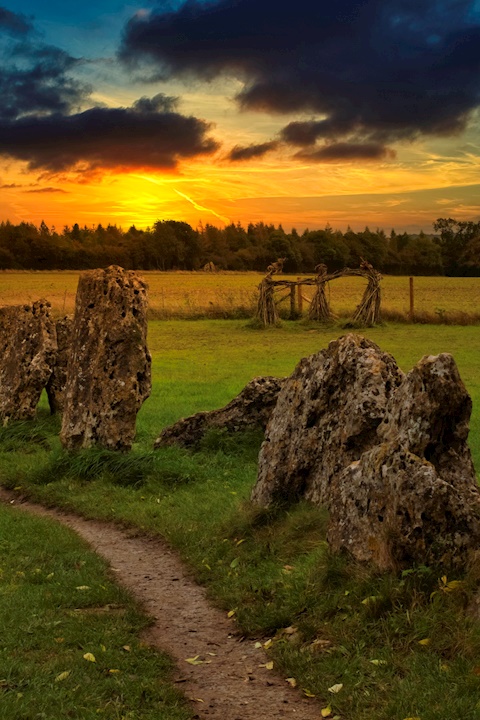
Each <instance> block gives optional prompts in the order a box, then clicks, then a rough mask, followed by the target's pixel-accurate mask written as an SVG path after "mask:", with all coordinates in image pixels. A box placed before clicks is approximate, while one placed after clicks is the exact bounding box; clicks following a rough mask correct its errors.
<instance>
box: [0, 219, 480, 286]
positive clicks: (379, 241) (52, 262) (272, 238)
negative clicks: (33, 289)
mask: <svg viewBox="0 0 480 720" xmlns="http://www.w3.org/2000/svg"><path fill="white" fill-rule="evenodd" d="M433 229H434V231H435V233H432V234H429V235H427V234H425V233H424V232H420V233H419V234H416V235H412V234H408V233H402V234H398V233H396V232H395V230H392V231H391V232H390V234H389V235H387V234H386V233H385V232H384V231H383V230H381V229H376V230H375V231H372V230H370V229H369V228H368V227H366V228H365V229H364V230H362V231H361V232H354V231H353V230H351V229H350V228H348V229H347V231H346V232H341V231H340V230H333V229H332V228H331V227H330V226H329V225H327V227H325V228H323V229H322V230H305V231H304V232H302V233H298V232H297V231H296V230H295V229H292V231H291V232H290V233H287V232H285V231H284V229H283V228H282V226H281V225H279V226H278V227H276V226H275V225H273V224H268V223H263V222H257V223H250V224H248V225H247V227H244V226H243V225H242V224H241V223H237V224H235V223H232V224H230V225H227V226H226V227H224V228H218V227H215V226H214V225H209V224H207V225H201V226H200V227H199V228H197V229H194V228H192V227H191V226H190V225H189V224H188V223H186V222H178V221H175V220H158V221H157V222H155V223H154V225H153V227H151V228H147V229H145V230H140V229H138V228H136V227H135V226H134V225H132V226H131V227H130V228H129V229H128V230H126V231H124V230H122V228H120V227H118V226H117V225H107V226H105V227H104V226H103V225H101V224H99V225H97V226H96V227H90V228H89V227H86V226H84V227H80V226H79V225H78V224H77V223H75V224H74V225H73V226H71V227H70V226H65V227H64V228H63V230H62V231H61V232H59V231H57V230H56V229H55V228H49V227H48V226H47V225H46V224H45V223H44V222H42V223H41V224H40V226H39V227H37V226H36V225H34V224H32V223H27V222H21V223H19V224H18V225H15V224H13V223H11V222H9V221H5V222H1V223H0V269H18V270H21V269H24V270H83V269H89V268H96V267H105V266H107V265H121V266H122V267H124V268H127V269H139V270H199V269H201V268H203V267H204V266H205V265H206V264H207V263H213V264H214V265H215V267H216V268H217V269H219V270H257V271H260V272H261V271H264V270H266V268H267V266H268V265H269V264H270V263H271V262H272V260H275V259H276V258H278V257H284V258H286V260H285V263H284V272H287V273H297V272H298V273H302V272H307V273H311V272H313V270H314V268H315V266H316V265H318V264H319V263H325V264H326V265H327V267H328V270H329V271H334V270H339V269H341V268H343V267H345V266H350V267H357V266H358V265H359V263H360V260H361V259H362V258H363V259H365V260H368V261H369V262H370V263H371V264H372V265H373V266H374V267H375V268H377V269H378V270H379V271H380V272H383V273H386V274H392V275H405V274H407V275H470V276H480V222H477V223H475V222H471V221H458V220H454V219H452V218H439V219H438V220H436V221H435V222H434V224H433Z"/></svg>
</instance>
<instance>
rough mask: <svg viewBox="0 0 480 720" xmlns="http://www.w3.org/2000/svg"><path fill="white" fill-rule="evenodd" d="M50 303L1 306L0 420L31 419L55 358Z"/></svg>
mask: <svg viewBox="0 0 480 720" xmlns="http://www.w3.org/2000/svg"><path fill="white" fill-rule="evenodd" d="M49 310H50V303H48V302H47V301H46V300H37V301H36V302H34V303H32V304H29V305H15V306H10V307H2V308H0V421H1V423H2V424H3V425H6V424H7V423H8V422H10V421H11V420H30V419H32V418H33V417H34V416H35V411H36V407H37V405H38V401H39V400H40V395H41V393H42V390H43V388H44V387H45V385H46V383H47V381H48V379H49V377H50V375H51V373H52V367H53V364H54V362H55V354H56V350H57V341H56V336H55V323H54V321H53V319H52V318H51V317H50V312H49Z"/></svg>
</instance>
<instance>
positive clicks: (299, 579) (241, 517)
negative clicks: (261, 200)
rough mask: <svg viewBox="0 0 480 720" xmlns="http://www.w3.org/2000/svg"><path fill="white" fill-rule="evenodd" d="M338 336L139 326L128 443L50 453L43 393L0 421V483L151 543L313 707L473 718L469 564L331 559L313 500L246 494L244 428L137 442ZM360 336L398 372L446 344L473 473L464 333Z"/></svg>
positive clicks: (479, 452)
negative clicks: (168, 552) (134, 415)
mask: <svg viewBox="0 0 480 720" xmlns="http://www.w3.org/2000/svg"><path fill="white" fill-rule="evenodd" d="M341 333H342V330H341V329H340V328H339V327H338V326H337V327H329V328H319V327H313V326H311V325H308V324H302V323H298V322H284V323H283V324H282V326H281V327H280V328H272V329H269V330H268V331H260V330H255V329H253V328H252V327H251V326H249V324H248V323H246V322H245V321H244V320H237V321H235V320H204V321H199V320H196V321H188V320H182V321H178V320H176V321H152V322H151V323H150V324H149V345H150V349H151V351H152V355H153V381H154V382H153V392H152V396H151V397H150V398H149V400H148V401H147V402H146V403H145V404H144V406H143V408H142V410H141V412H140V414H139V418H138V436H137V442H136V443H135V446H134V448H133V450H132V452H131V453H130V454H129V455H124V456H118V455H113V454H112V453H108V452H105V451H94V450H92V451H87V452H83V453H78V454H76V455H69V454H67V453H65V452H63V451H62V450H61V448H60V446H59V442H58V437H57V432H58V419H57V418H55V417H53V418H52V417H50V416H49V415H48V412H47V406H46V403H45V400H44V399H43V400H42V406H41V407H40V409H39V416H38V420H37V421H36V422H34V423H30V424H28V423H27V424H25V423H20V424H12V425H11V426H7V427H6V428H3V429H2V430H1V431H0V482H1V483H2V484H4V485H5V486H7V487H10V488H17V489H20V491H21V492H23V493H26V494H27V495H30V496H31V497H33V498H34V499H37V500H39V501H41V502H44V503H47V504H52V505H57V506H61V507H65V508H69V509H73V510H75V511H77V512H80V513H82V514H84V515H85V516H87V517H97V518H104V519H107V520H110V521H115V522H121V523H122V524H125V525H127V526H130V527H133V528H135V529H136V531H139V532H142V533H146V534H151V535H160V536H162V537H164V538H166V539H167V541H168V542H169V543H170V544H171V545H172V546H173V547H175V548H176V549H177V550H178V552H179V553H180V554H181V556H182V557H183V559H184V560H185V562H186V563H187V564H188V565H189V567H190V568H191V570H192V572H193V573H194V574H195V577H196V578H197V580H198V581H199V582H201V583H203V584H205V585H206V587H207V589H208V593H209V596H210V597H211V599H212V601H213V602H215V603H216V604H217V605H218V606H220V607H221V608H223V609H224V611H225V612H226V613H230V614H232V615H233V617H234V618H235V619H236V623H237V625H238V628H239V631H240V632H241V633H242V634H244V635H245V637H246V641H250V640H251V641H252V642H253V641H254V640H253V639H255V640H257V639H258V638H261V639H262V641H263V642H266V643H267V647H268V653H269V654H270V657H271V659H272V661H273V663H274V667H275V668H276V669H277V671H278V672H280V673H282V674H283V675H284V677H289V678H295V681H296V683H297V685H298V688H299V691H300V692H304V693H305V694H307V695H314V696H316V697H317V698H319V699H320V700H321V702H322V706H323V707H324V708H325V712H327V709H328V711H329V712H328V714H326V715H325V717H331V718H333V717H338V718H342V720H406V719H407V718H418V719H420V720H439V718H442V720H443V719H445V720H447V719H448V720H450V719H451V718H456V717H459V718H462V720H478V718H480V703H479V697H480V669H479V665H480V623H479V621H478V601H477V598H478V592H479V585H480V566H478V567H477V566H472V567H471V568H469V569H468V571H467V572H466V573H465V574H462V575H459V574H458V573H457V574H455V573H453V572H450V571H447V573H448V574H447V575H446V576H445V570H444V569H441V568H435V567H425V566H419V567H412V568H410V569H407V570H404V571H403V572H400V571H399V572H398V573H379V572H377V571H375V570H373V569H371V568H368V567H365V566H359V565H356V564H355V563H352V562H351V561H349V560H348V558H346V557H343V556H333V555H331V553H330V552H329V550H328V546H327V544H326V542H325V530H326V524H327V517H326V514H325V512H324V511H323V509H322V508H318V507H313V506H310V505H308V504H306V503H299V504H297V505H295V506H290V507H278V508H273V509H271V510H269V511H263V510H260V509H259V508H256V507H254V506H252V504H251V503H250V502H249V496H250V492H251V488H252V486H253V484H254V482H255V477H256V460H257V454H258V449H259V445H260V442H261V437H260V436H259V434H258V433H246V434H243V435H240V436H237V437H234V438H231V437H229V436H227V435H225V434H224V433H222V432H215V433H210V434H208V435H207V436H206V437H205V439H204V440H203V441H202V443H201V444H200V446H199V448H197V451H196V452H188V451H185V450H181V449H178V448H165V449H162V450H158V451H153V450H152V445H153V441H154V439H155V438H156V436H157V435H158V433H159V431H160V430H161V428H162V427H164V426H165V425H168V424H170V423H172V422H174V421H175V420H177V419H179V418H180V417H182V416H186V415H189V414H191V413H193V412H196V411H198V410H208V409H212V408H215V407H220V406H222V405H223V404H225V403H226V402H228V401H229V400H230V399H231V398H232V397H233V396H234V395H236V394H237V393H238V392H239V391H240V390H241V388H242V387H243V386H244V385H245V383H246V382H248V381H249V380H250V379H251V378H252V377H253V376H255V375H265V374H272V375H278V376H283V375H287V374H289V373H290V372H291V371H292V370H293V368H294V366H295V365H296V363H297V362H298V361H299V359H300V358H301V357H302V356H305V355H307V354H309V353H312V352H315V351H317V350H319V349H321V348H323V347H325V346H326V345H327V344H328V342H329V341H330V340H332V339H334V338H336V337H338V335H339V334H341ZM364 334H365V335H367V336H368V337H370V338H371V339H372V340H374V341H375V342H376V343H377V344H379V345H380V347H381V348H382V349H384V350H387V351H389V352H391V353H392V354H393V355H394V357H395V358H396V359H397V362H398V363H399V365H400V366H401V368H402V369H403V370H408V369H410V368H411V367H412V365H413V364H414V363H415V362H416V361H417V360H419V359H420V357H422V355H424V354H435V353H438V352H442V351H447V352H451V353H452V354H453V355H454V357H455V359H456V361H457V364H458V366H459V369H460V373H461V376H462V378H463V380H464V382H465V384H466V386H467V388H468V390H469V392H470V394H471V395H472V398H473V416H472V422H471V434H470V446H471V449H472V453H473V456H474V460H475V464H476V467H477V469H478V468H480V378H479V374H478V357H479V352H480V333H479V332H478V328H476V327H474V326H467V327H458V326H446V325H435V326H429V325H408V326H407V325H403V324H397V325H395V324H390V325H386V326H383V327H378V328H372V329H369V330H368V331H365V332H364ZM452 580H457V581H458V583H454V584H453V585H449V583H451V582H452ZM87 584H88V583H87ZM270 641H271V642H270ZM32 672H33V671H32ZM334 686H337V687H338V686H341V687H340V689H339V691H338V692H337V693H332V692H329V688H331V687H334ZM139 717H143V716H142V715H139ZM145 717H148V716H145Z"/></svg>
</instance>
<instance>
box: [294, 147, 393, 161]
mask: <svg viewBox="0 0 480 720" xmlns="http://www.w3.org/2000/svg"><path fill="white" fill-rule="evenodd" d="M296 157H297V158H301V159H302V160H311V161H313V162H338V161H340V160H344V161H348V160H387V159H389V158H392V157H395V152H394V151H393V150H391V149H390V148H388V147H385V146H384V145H380V144H378V143H349V142H339V143H332V144H331V145H330V144H327V145H324V146H323V147H320V148H318V149H315V150H304V151H301V152H299V153H297V155H296Z"/></svg>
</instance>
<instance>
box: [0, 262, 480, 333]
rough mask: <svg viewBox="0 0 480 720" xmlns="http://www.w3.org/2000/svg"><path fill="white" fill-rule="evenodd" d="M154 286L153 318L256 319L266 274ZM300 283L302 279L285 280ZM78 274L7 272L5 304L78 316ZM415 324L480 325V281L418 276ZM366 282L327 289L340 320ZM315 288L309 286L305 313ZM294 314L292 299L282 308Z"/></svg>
mask: <svg viewBox="0 0 480 720" xmlns="http://www.w3.org/2000/svg"><path fill="white" fill-rule="evenodd" d="M140 274H142V275H143V276H144V277H145V279H146V280H147V283H148V285H149V298H150V304H149V307H150V318H151V319H152V320H155V319H156V320H166V319H175V318H178V319H199V318H211V319H242V318H249V317H253V315H254V311H255V307H256V302H257V297H258V285H259V283H260V281H261V279H262V274H261V273H253V272H245V273H235V272H225V273H214V274H212V273H202V272H151V271H149V272H141V273H140ZM285 277H286V278H289V279H295V280H296V279H297V276H293V275H292V276H285ZM77 280H78V273H75V272H70V271H63V272H32V273H28V272H2V273H0V305H3V304H9V305H13V304H22V303H24V302H29V301H32V300H37V299H38V298H40V297H46V298H47V300H49V301H50V302H51V303H52V308H53V312H54V313H55V314H56V315H64V314H65V313H72V312H73V309H74V305H75V292H76V286H77ZM381 287H382V311H383V315H384V318H385V319H387V320H391V321H397V322H407V321H410V320H411V318H410V314H409V311H410V305H409V280H408V278H407V277H393V276H386V277H385V278H384V279H383V281H382V284H381ZM414 288H415V315H414V317H415V322H429V323H446V324H470V323H477V324H478V322H480V310H479V308H480V278H444V277H416V278H414ZM363 290H364V281H362V280H361V279H359V278H340V279H338V280H336V281H334V282H331V283H330V284H329V285H328V288H327V298H328V300H329V303H330V305H331V308H332V311H333V312H334V313H335V314H336V315H338V316H339V317H340V318H347V317H351V316H352V314H353V312H354V310H355V308H356V306H357V305H358V303H359V302H360V299H361V296H362V293H363ZM313 292H314V288H313V286H306V285H305V286H303V289H302V294H303V295H304V297H305V298H306V299H305V301H304V308H303V310H304V315H306V314H307V309H308V300H311V298H312V295H313ZM279 310H280V314H281V315H283V317H288V315H289V305H288V299H286V300H285V301H284V302H283V303H281V304H280V306H279Z"/></svg>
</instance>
